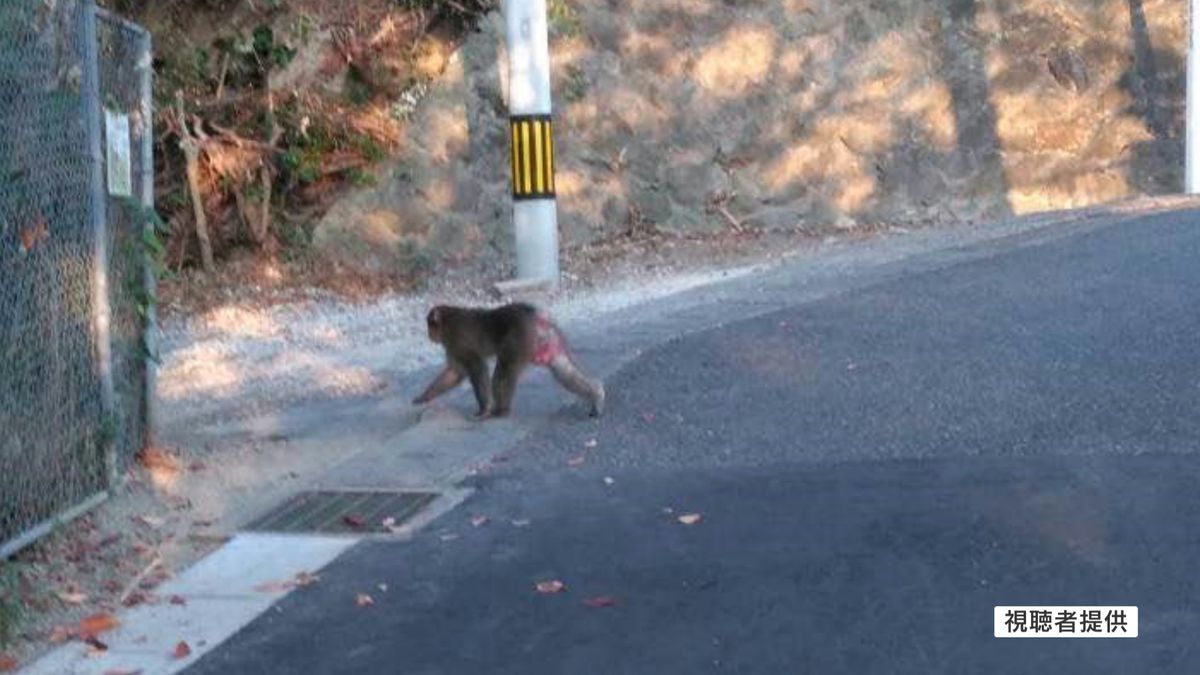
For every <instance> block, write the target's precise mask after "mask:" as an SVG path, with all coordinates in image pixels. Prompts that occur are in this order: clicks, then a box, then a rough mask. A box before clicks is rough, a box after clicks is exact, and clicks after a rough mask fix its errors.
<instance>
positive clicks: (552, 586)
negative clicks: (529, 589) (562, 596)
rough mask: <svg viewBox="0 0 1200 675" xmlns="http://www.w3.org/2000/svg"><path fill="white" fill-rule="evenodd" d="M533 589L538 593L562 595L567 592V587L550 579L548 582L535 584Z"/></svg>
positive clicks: (556, 580)
mask: <svg viewBox="0 0 1200 675" xmlns="http://www.w3.org/2000/svg"><path fill="white" fill-rule="evenodd" d="M534 588H536V589H537V592H538V593H546V594H549V593H562V592H563V591H565V590H567V585H566V584H564V583H563V582H561V581H559V580H558V579H551V580H548V581H539V582H537V584H535V585H534Z"/></svg>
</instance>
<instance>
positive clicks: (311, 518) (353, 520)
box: [244, 490, 438, 534]
mask: <svg viewBox="0 0 1200 675" xmlns="http://www.w3.org/2000/svg"><path fill="white" fill-rule="evenodd" d="M437 496H438V495H437V493H434V492H380V491H363V490H355V491H344V490H320V491H314V492H301V493H300V494H298V495H296V496H294V497H292V498H291V499H289V500H287V501H286V502H284V503H283V504H281V505H279V506H278V507H276V508H275V509H274V510H272V511H271V512H270V513H268V514H266V515H265V516H263V517H261V518H259V519H258V520H256V521H254V522H253V523H251V524H250V525H248V526H246V527H245V528H244V529H246V530H249V531H252V532H320V533H324V534H371V533H387V532H390V531H391V530H390V529H389V526H390V527H396V526H398V525H400V524H402V523H403V522H404V521H406V520H408V519H410V518H412V517H413V516H415V515H416V514H417V513H418V512H419V511H420V510H421V509H422V508H424V507H425V506H426V505H427V504H429V503H430V502H432V501H433V500H434V499H436V498H437ZM389 519H390V520H389ZM385 521H386V522H387V523H388V524H387V525H385V524H384V522H385Z"/></svg>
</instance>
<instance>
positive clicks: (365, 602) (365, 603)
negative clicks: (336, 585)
mask: <svg viewBox="0 0 1200 675" xmlns="http://www.w3.org/2000/svg"><path fill="white" fill-rule="evenodd" d="M354 604H356V605H358V606H359V607H370V606H371V605H374V604H375V598H372V597H371V596H369V595H367V594H366V593H359V594H358V597H357V598H355V599H354Z"/></svg>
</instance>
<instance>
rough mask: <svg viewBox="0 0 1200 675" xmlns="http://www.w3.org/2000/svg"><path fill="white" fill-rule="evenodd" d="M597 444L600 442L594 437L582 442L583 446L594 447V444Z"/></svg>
mask: <svg viewBox="0 0 1200 675" xmlns="http://www.w3.org/2000/svg"><path fill="white" fill-rule="evenodd" d="M599 444H600V443H599V441H597V440H596V439H594V438H589V439H588V441H587V442H586V443H584V444H583V447H585V448H594V447H596V446H597V445H599Z"/></svg>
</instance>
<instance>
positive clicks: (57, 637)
mask: <svg viewBox="0 0 1200 675" xmlns="http://www.w3.org/2000/svg"><path fill="white" fill-rule="evenodd" d="M73 637H75V631H73V630H71V629H70V628H67V627H66V626H55V627H54V628H51V629H50V642H52V643H55V644H57V643H59V642H66V641H67V640H70V639H71V638H73Z"/></svg>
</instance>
